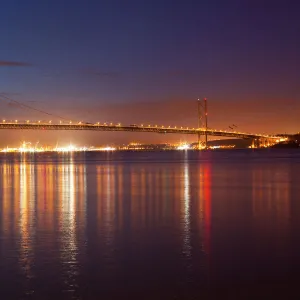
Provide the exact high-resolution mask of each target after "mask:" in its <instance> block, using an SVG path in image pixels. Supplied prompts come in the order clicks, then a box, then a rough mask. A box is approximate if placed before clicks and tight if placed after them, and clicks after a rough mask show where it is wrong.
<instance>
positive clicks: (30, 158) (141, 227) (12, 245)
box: [0, 152, 300, 299]
mask: <svg viewBox="0 0 300 300" xmlns="http://www.w3.org/2000/svg"><path fill="white" fill-rule="evenodd" d="M251 153H252V152H251ZM251 153H250V154H249V153H248V155H249V157H248V161H245V157H241V158H236V157H228V154H227V152H224V154H218V153H217V154H208V153H206V154H205V153H201V154H200V153H195V152H194V153H193V152H183V153H171V154H168V153H167V154H166V153H150V154H143V153H135V154H134V155H133V154H127V156H126V155H124V154H122V155H123V156H122V155H121V154H113V155H115V156H105V154H98V155H94V156H89V154H81V155H76V154H63V155H62V156H57V157H55V158H54V157H45V156H36V155H31V154H27V155H20V156H5V157H4V158H3V161H2V164H1V165H0V174H1V180H0V188H1V193H0V194H1V202H0V226H1V227H0V237H1V239H0V243H1V244H0V280H1V282H3V284H2V285H1V287H0V291H1V293H2V294H4V295H6V296H7V295H9V297H10V298H7V299H19V298H20V299H22V297H23V298H24V299H27V298H28V299H31V298H30V297H37V299H38V298H42V297H44V296H45V295H47V297H50V298H53V297H55V298H57V299H59V298H61V299H94V298H93V296H94V295H97V297H98V298H101V297H102V298H104V299H109V298H112V297H114V296H120V295H123V294H124V293H125V294H126V295H132V296H133V297H134V296H137V297H144V296H147V297H149V299H150V298H153V297H154V298H155V297H156V298H157V295H159V296H163V297H166V298H168V297H170V298H172V297H173V298H174V297H179V296H182V297H184V296H187V295H188V296H192V297H195V296H197V295H199V293H200V291H201V290H203V288H204V289H209V288H210V287H215V286H219V285H221V286H222V285H226V286H231V285H235V284H236V283H237V282H238V283H241V284H248V283H249V282H251V283H253V282H254V283H255V281H256V280H258V281H260V280H262V281H263V280H267V279H266V278H271V279H270V280H272V278H273V279H274V280H277V281H280V280H283V278H291V277H292V278H293V276H294V273H293V272H294V271H293V270H294V267H295V268H296V266H300V259H299V254H297V253H298V252H297V251H298V250H299V244H298V242H297V237H298V229H300V223H299V219H300V218H299V217H300V205H299V203H298V201H297V200H298V196H299V185H298V183H297V182H298V181H297V178H298V177H297V176H298V175H297V174H298V170H299V164H300V159H299V158H298V157H296V158H295V157H291V156H287V157H285V159H279V160H277V158H276V157H275V158H274V157H273V158H272V156H271V157H270V156H268V155H265V156H263V155H262V156H261V157H259V158H260V160H259V161H258V160H257V155H256V153H255V154H251ZM253 153H254V152H253ZM251 155H252V156H251ZM276 155H277V154H276ZM291 257H292V258H291ZM291 260H292V262H293V263H291ZM293 266H294V267H293ZM16 286H18V288H15V287H16ZM116 286H117V287H118V288H117V289H116ZM26 297H27V298H26ZM50 298H49V299H50Z"/></svg>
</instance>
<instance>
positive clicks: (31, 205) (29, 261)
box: [14, 156, 36, 295]
mask: <svg viewBox="0 0 300 300" xmlns="http://www.w3.org/2000/svg"><path fill="white" fill-rule="evenodd" d="M18 169H19V170H18V171H19V179H20V185H19V186H20V190H19V192H20V206H19V209H20V223H19V224H20V229H19V230H20V250H19V251H20V252H19V263H20V266H21V270H22V272H23V274H24V276H25V277H26V284H27V287H26V292H25V293H26V294H27V295H31V294H33V293H34V291H33V290H32V289H31V288H30V281H31V280H32V278H33V277H34V275H33V271H32V267H33V258H34V253H33V241H34V239H35V216H34V213H35V198H36V197H35V188H34V183H35V169H34V166H33V165H32V164H31V163H29V164H27V162H26V156H22V157H21V163H20V165H19V167H18ZM18 171H15V174H14V176H17V174H18Z"/></svg>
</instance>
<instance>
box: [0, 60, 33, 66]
mask: <svg viewBox="0 0 300 300" xmlns="http://www.w3.org/2000/svg"><path fill="white" fill-rule="evenodd" d="M29 66H31V64H29V63H26V62H20V61H7V60H0V67H29Z"/></svg>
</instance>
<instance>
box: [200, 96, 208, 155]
mask: <svg viewBox="0 0 300 300" xmlns="http://www.w3.org/2000/svg"><path fill="white" fill-rule="evenodd" d="M207 118H208V116H207V99H206V98H204V99H202V100H200V99H198V128H202V129H204V130H205V134H204V141H202V140H201V134H200V133H198V150H200V149H201V148H202V147H204V149H207V125H208V120H207Z"/></svg>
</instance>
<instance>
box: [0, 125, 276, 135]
mask: <svg viewBox="0 0 300 300" xmlns="http://www.w3.org/2000/svg"><path fill="white" fill-rule="evenodd" d="M0 129H23V130H24V129H25V130H26V129H28V130H92V131H127V132H144V133H147V132H153V133H162V134H170V133H175V134H200V135H205V133H207V135H210V136H224V137H235V138H243V139H255V138H267V139H278V136H274V135H265V134H254V133H244V132H237V131H223V130H216V129H207V131H206V130H205V129H204V128H192V129H190V128H183V127H180V128H176V127H172V128H171V127H163V126H136V125H134V126H132V125H131V126H123V125H122V126H121V125H105V124H89V123H88V124H86V123H76V124H75V123H73V124H52V123H27V122H26V123H19V122H18V123H17V122H15V123H13V122H11V123H9V122H5V123H4V122H3V123H0Z"/></svg>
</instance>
